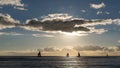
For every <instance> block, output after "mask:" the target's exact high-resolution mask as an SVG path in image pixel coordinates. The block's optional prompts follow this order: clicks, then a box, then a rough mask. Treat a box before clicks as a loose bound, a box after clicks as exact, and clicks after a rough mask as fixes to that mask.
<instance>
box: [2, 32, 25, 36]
mask: <svg viewBox="0 0 120 68" xmlns="http://www.w3.org/2000/svg"><path fill="white" fill-rule="evenodd" d="M0 35H12V36H17V35H23V34H20V33H16V32H0Z"/></svg>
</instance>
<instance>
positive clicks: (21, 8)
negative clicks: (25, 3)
mask: <svg viewBox="0 0 120 68" xmlns="http://www.w3.org/2000/svg"><path fill="white" fill-rule="evenodd" d="M14 9H17V10H27V9H25V8H23V7H16V6H15V7H14Z"/></svg>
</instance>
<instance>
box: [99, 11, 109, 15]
mask: <svg viewBox="0 0 120 68" xmlns="http://www.w3.org/2000/svg"><path fill="white" fill-rule="evenodd" d="M99 14H107V15H109V14H110V12H108V11H105V12H103V11H97V15H99Z"/></svg>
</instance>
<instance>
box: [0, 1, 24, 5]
mask: <svg viewBox="0 0 120 68" xmlns="http://www.w3.org/2000/svg"><path fill="white" fill-rule="evenodd" d="M0 5H13V6H24V4H22V3H21V0H0Z"/></svg>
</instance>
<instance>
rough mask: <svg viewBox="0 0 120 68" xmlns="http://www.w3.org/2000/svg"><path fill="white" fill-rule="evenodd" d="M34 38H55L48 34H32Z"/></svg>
mask: <svg viewBox="0 0 120 68" xmlns="http://www.w3.org/2000/svg"><path fill="white" fill-rule="evenodd" d="M32 36H34V37H47V38H53V37H55V36H54V35H49V34H32Z"/></svg>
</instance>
